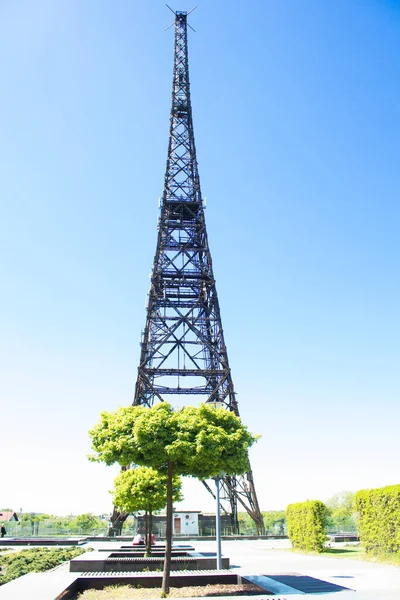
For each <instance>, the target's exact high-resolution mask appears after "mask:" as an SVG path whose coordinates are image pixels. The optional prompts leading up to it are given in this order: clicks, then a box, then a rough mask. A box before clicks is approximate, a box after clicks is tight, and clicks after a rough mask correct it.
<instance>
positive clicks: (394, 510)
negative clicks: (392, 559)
mask: <svg viewBox="0 0 400 600" xmlns="http://www.w3.org/2000/svg"><path fill="white" fill-rule="evenodd" d="M356 509H357V520H358V533H359V535H360V539H361V542H362V544H363V546H364V548H365V551H366V552H367V554H372V555H375V556H376V555H379V554H389V555H390V554H395V553H399V552H400V485H391V486H387V487H383V488H376V489H372V490H361V491H359V492H357V493H356Z"/></svg>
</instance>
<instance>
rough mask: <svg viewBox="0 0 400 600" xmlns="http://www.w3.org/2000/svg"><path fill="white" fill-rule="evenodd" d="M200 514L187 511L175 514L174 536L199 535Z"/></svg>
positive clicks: (194, 511) (196, 511)
mask: <svg viewBox="0 0 400 600" xmlns="http://www.w3.org/2000/svg"><path fill="white" fill-rule="evenodd" d="M200 512H201V511H200V510H186V511H184V512H174V516H173V532H174V535H199V514H200Z"/></svg>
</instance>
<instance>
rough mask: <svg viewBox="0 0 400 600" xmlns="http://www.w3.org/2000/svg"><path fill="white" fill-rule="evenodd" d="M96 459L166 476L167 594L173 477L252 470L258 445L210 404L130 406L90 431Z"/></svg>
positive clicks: (166, 588) (107, 415)
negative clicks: (251, 454) (252, 452)
mask: <svg viewBox="0 0 400 600" xmlns="http://www.w3.org/2000/svg"><path fill="white" fill-rule="evenodd" d="M89 435H90V436H91V439H92V447H93V449H94V451H95V454H94V455H92V456H91V457H90V458H91V460H94V461H101V462H105V463H106V464H108V465H111V464H114V463H116V462H117V463H119V464H120V465H122V466H128V465H130V464H136V465H142V466H148V467H152V468H153V469H156V470H157V471H159V472H161V473H167V529H166V544H165V561H164V573H163V583H162V591H163V593H164V594H167V593H168V592H169V579H170V568H171V541H172V502H173V476H174V475H176V474H178V475H187V476H191V477H198V478H199V479H206V478H209V477H216V476H218V475H219V473H221V471H224V472H225V473H226V474H227V475H241V474H243V473H245V472H246V471H248V470H249V461H248V455H247V452H248V449H249V447H250V446H251V445H252V444H253V443H254V442H255V441H256V439H257V437H256V436H253V435H252V434H251V433H250V432H249V431H248V429H247V428H246V427H245V426H244V425H243V424H242V422H241V421H240V419H239V417H237V416H236V415H235V414H234V413H233V412H231V411H228V410H225V409H223V408H214V407H211V406H208V405H207V404H200V406H198V407H195V406H185V407H183V408H180V409H178V410H176V411H174V410H173V408H172V407H171V406H170V405H169V404H167V403H166V402H160V403H159V404H156V405H155V406H153V407H152V408H144V407H142V406H130V407H127V408H119V409H118V410H117V411H116V412H114V413H106V412H103V413H101V418H100V422H99V423H98V424H97V425H96V426H95V427H94V428H93V429H92V430H91V431H90V432H89Z"/></svg>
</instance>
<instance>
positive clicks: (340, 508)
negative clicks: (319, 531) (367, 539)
mask: <svg viewBox="0 0 400 600" xmlns="http://www.w3.org/2000/svg"><path fill="white" fill-rule="evenodd" d="M326 506H327V508H328V516H327V522H326V526H327V529H328V530H330V531H335V532H339V531H356V529H357V527H356V520H355V494H354V492H349V491H345V492H339V493H338V494H335V495H334V496H332V498H329V500H327V502H326Z"/></svg>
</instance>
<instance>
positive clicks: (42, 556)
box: [0, 548, 85, 585]
mask: <svg viewBox="0 0 400 600" xmlns="http://www.w3.org/2000/svg"><path fill="white" fill-rule="evenodd" d="M84 552H85V550H84V549H83V548H51V549H50V548H35V549H29V550H22V551H21V552H15V553H13V554H8V555H6V556H1V557H0V567H1V573H0V585H3V584H5V583H8V582H9V581H12V580H13V579H16V578H17V577H21V575H26V574H27V573H32V572H35V573H39V572H42V571H47V570H48V569H53V568H54V567H57V566H58V565H60V564H61V563H63V562H65V561H67V560H71V558H74V557H75V556H79V555H80V554H83V553H84Z"/></svg>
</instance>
